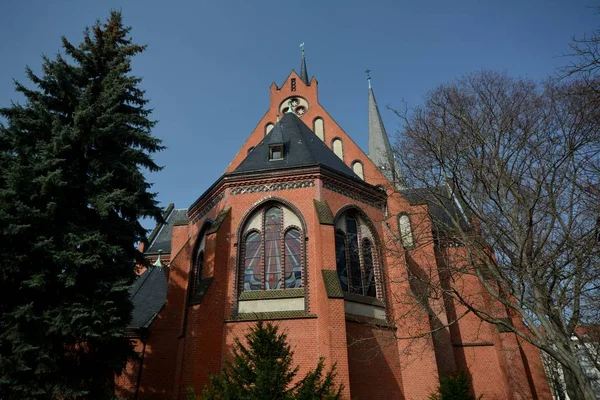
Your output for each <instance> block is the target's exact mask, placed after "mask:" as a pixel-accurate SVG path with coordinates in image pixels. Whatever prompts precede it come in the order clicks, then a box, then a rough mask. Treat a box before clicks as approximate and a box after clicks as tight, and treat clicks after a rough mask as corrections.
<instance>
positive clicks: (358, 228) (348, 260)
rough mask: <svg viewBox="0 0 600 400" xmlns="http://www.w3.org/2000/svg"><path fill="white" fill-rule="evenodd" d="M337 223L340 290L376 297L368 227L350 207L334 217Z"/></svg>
mask: <svg viewBox="0 0 600 400" xmlns="http://www.w3.org/2000/svg"><path fill="white" fill-rule="evenodd" d="M336 226H337V227H338V229H336V231H335V258H336V269H337V273H338V277H339V279H340V284H341V286H342V290H343V291H344V292H348V293H355V294H360V295H363V296H370V297H377V288H376V276H375V260H374V257H375V256H374V251H375V250H374V245H373V236H372V233H371V229H370V228H368V226H365V224H364V221H363V219H362V218H361V217H360V216H359V214H358V213H357V212H356V211H352V210H349V211H346V212H344V213H343V214H342V215H341V216H340V217H339V219H338V220H337V223H336ZM361 236H363V237H361ZM364 236H367V237H364ZM359 240H360V244H361V246H359ZM361 252H362V253H361Z"/></svg>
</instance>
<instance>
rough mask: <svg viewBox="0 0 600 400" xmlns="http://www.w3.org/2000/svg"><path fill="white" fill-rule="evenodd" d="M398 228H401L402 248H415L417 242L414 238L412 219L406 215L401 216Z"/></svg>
mask: <svg viewBox="0 0 600 400" xmlns="http://www.w3.org/2000/svg"><path fill="white" fill-rule="evenodd" d="M398 227H399V228H400V240H401V241H402V246H404V248H406V249H410V248H412V247H414V245H415V240H414V238H413V232H412V227H411V224H410V217H409V216H408V215H406V214H402V215H400V217H399V218H398Z"/></svg>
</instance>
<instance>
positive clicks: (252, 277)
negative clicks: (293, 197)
mask: <svg viewBox="0 0 600 400" xmlns="http://www.w3.org/2000/svg"><path fill="white" fill-rule="evenodd" d="M285 220H287V221H285ZM299 225H300V219H299V218H298V216H296V215H295V214H294V213H293V212H292V211H291V210H289V209H288V208H286V207H284V206H281V205H271V206H267V207H263V208H261V209H259V210H257V211H256V212H254V213H253V214H252V215H251V216H250V217H249V219H248V221H247V222H246V225H245V226H244V228H243V230H242V232H244V236H243V240H244V242H243V243H244V245H243V247H242V251H243V256H242V257H241V259H242V260H243V263H244V264H243V277H241V280H242V282H241V285H240V286H241V288H240V289H241V290H242V291H254V290H276V289H291V288H301V287H303V278H304V277H303V269H304V268H303V242H304V240H303V239H304V235H303V233H302V230H301V229H300V228H299Z"/></svg>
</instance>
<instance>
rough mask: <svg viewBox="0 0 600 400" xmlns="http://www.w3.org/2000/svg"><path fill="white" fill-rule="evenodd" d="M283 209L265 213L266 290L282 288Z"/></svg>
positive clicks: (270, 209)
mask: <svg viewBox="0 0 600 400" xmlns="http://www.w3.org/2000/svg"><path fill="white" fill-rule="evenodd" d="M281 214H282V213H281V209H280V208H278V207H272V208H269V209H268V210H267V212H266V213H265V289H266V290H271V289H280V288H281V228H282V226H281V225H282V221H281Z"/></svg>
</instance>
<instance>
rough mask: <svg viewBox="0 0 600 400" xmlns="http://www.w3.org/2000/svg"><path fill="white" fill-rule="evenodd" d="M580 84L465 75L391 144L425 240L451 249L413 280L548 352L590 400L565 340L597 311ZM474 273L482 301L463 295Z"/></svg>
mask: <svg viewBox="0 0 600 400" xmlns="http://www.w3.org/2000/svg"><path fill="white" fill-rule="evenodd" d="M583 84H587V83H582V82H581V81H567V80H565V81H563V82H561V83H556V82H546V83H543V84H536V83H534V82H532V81H528V80H522V79H512V78H510V77H508V76H506V75H503V74H498V73H493V72H480V73H476V74H472V75H468V76H466V77H465V78H462V79H460V80H458V81H457V82H455V83H452V84H447V85H443V86H440V87H439V88H437V89H436V90H434V91H433V92H431V93H430V94H429V95H428V96H427V97H426V101H425V104H424V105H423V106H422V107H419V108H416V109H415V110H413V111H412V112H411V113H410V115H408V114H401V117H402V118H404V122H405V126H404V129H403V131H402V132H401V134H400V137H401V142H400V144H399V145H398V147H397V158H398V159H399V160H401V163H402V168H403V173H404V175H405V176H404V177H405V179H406V181H407V184H408V186H409V187H412V188H419V190H418V191H413V192H412V193H413V194H414V193H417V194H418V195H420V196H422V197H423V200H424V201H426V202H427V203H428V204H429V207H428V209H429V211H430V213H431V218H432V219H434V227H437V228H436V229H434V230H435V232H434V235H433V237H432V238H433V240H435V241H436V244H438V245H439V244H440V243H441V242H442V241H445V242H452V243H453V246H458V247H460V248H461V251H456V252H454V253H453V259H452V260H448V262H446V263H444V267H438V268H439V269H440V270H439V271H437V273H438V276H439V279H438V278H437V277H436V279H427V278H426V277H427V276H429V277H431V276H432V274H424V275H425V278H423V277H422V276H421V277H419V279H420V281H421V284H426V285H429V286H430V287H431V290H432V291H433V290H435V291H436V292H441V293H443V294H444V296H446V297H448V298H451V299H453V300H454V301H456V302H459V303H460V304H461V305H463V306H465V307H466V308H467V310H468V311H469V312H472V313H474V314H475V315H477V316H478V317H479V318H481V320H483V321H486V322H490V323H494V324H497V325H500V326H502V327H503V328H504V329H508V330H511V331H513V332H515V333H516V334H517V335H518V336H520V337H521V338H522V339H524V340H526V341H527V342H529V343H531V344H533V345H534V346H536V347H538V348H539V349H541V350H542V351H543V352H545V353H547V354H548V355H549V356H550V357H552V359H554V360H556V361H557V362H558V363H560V365H561V366H562V369H563V371H564V376H565V381H566V389H567V392H568V394H569V397H570V398H571V399H595V398H596V397H595V395H594V392H593V389H592V386H591V382H590V379H589V378H588V377H587V376H586V374H585V371H584V370H583V368H582V365H581V362H580V359H579V357H578V352H577V349H576V341H574V340H572V339H573V338H574V337H575V336H576V328H577V327H578V326H580V325H581V324H584V323H585V324H594V323H598V322H599V310H600V302H599V301H598V299H600V297H599V296H600V287H599V284H600V244H599V242H598V232H597V229H598V227H597V218H598V204H600V197H599V195H598V194H599V193H598V190H597V188H598V187H599V179H600V175H599V174H598V171H600V169H599V166H600V134H599V122H600V119H599V118H598V115H599V114H598V111H599V110H598V105H597V104H598V103H597V102H593V101H590V98H589V93H588V92H587V91H581V90H580V88H581V86H582V85H583ZM449 205H451V206H449ZM442 269H443V270H442ZM473 277H474V278H477V282H478V287H480V288H481V291H482V293H484V294H485V295H484V296H485V298H488V299H491V301H489V302H487V301H483V297H481V296H477V295H473V293H470V294H465V290H464V282H465V279H473ZM485 303H487V305H486V304H485ZM490 304H491V306H490ZM507 315H508V316H510V317H511V319H512V321H513V322H510V320H507V319H506V316H507Z"/></svg>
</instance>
